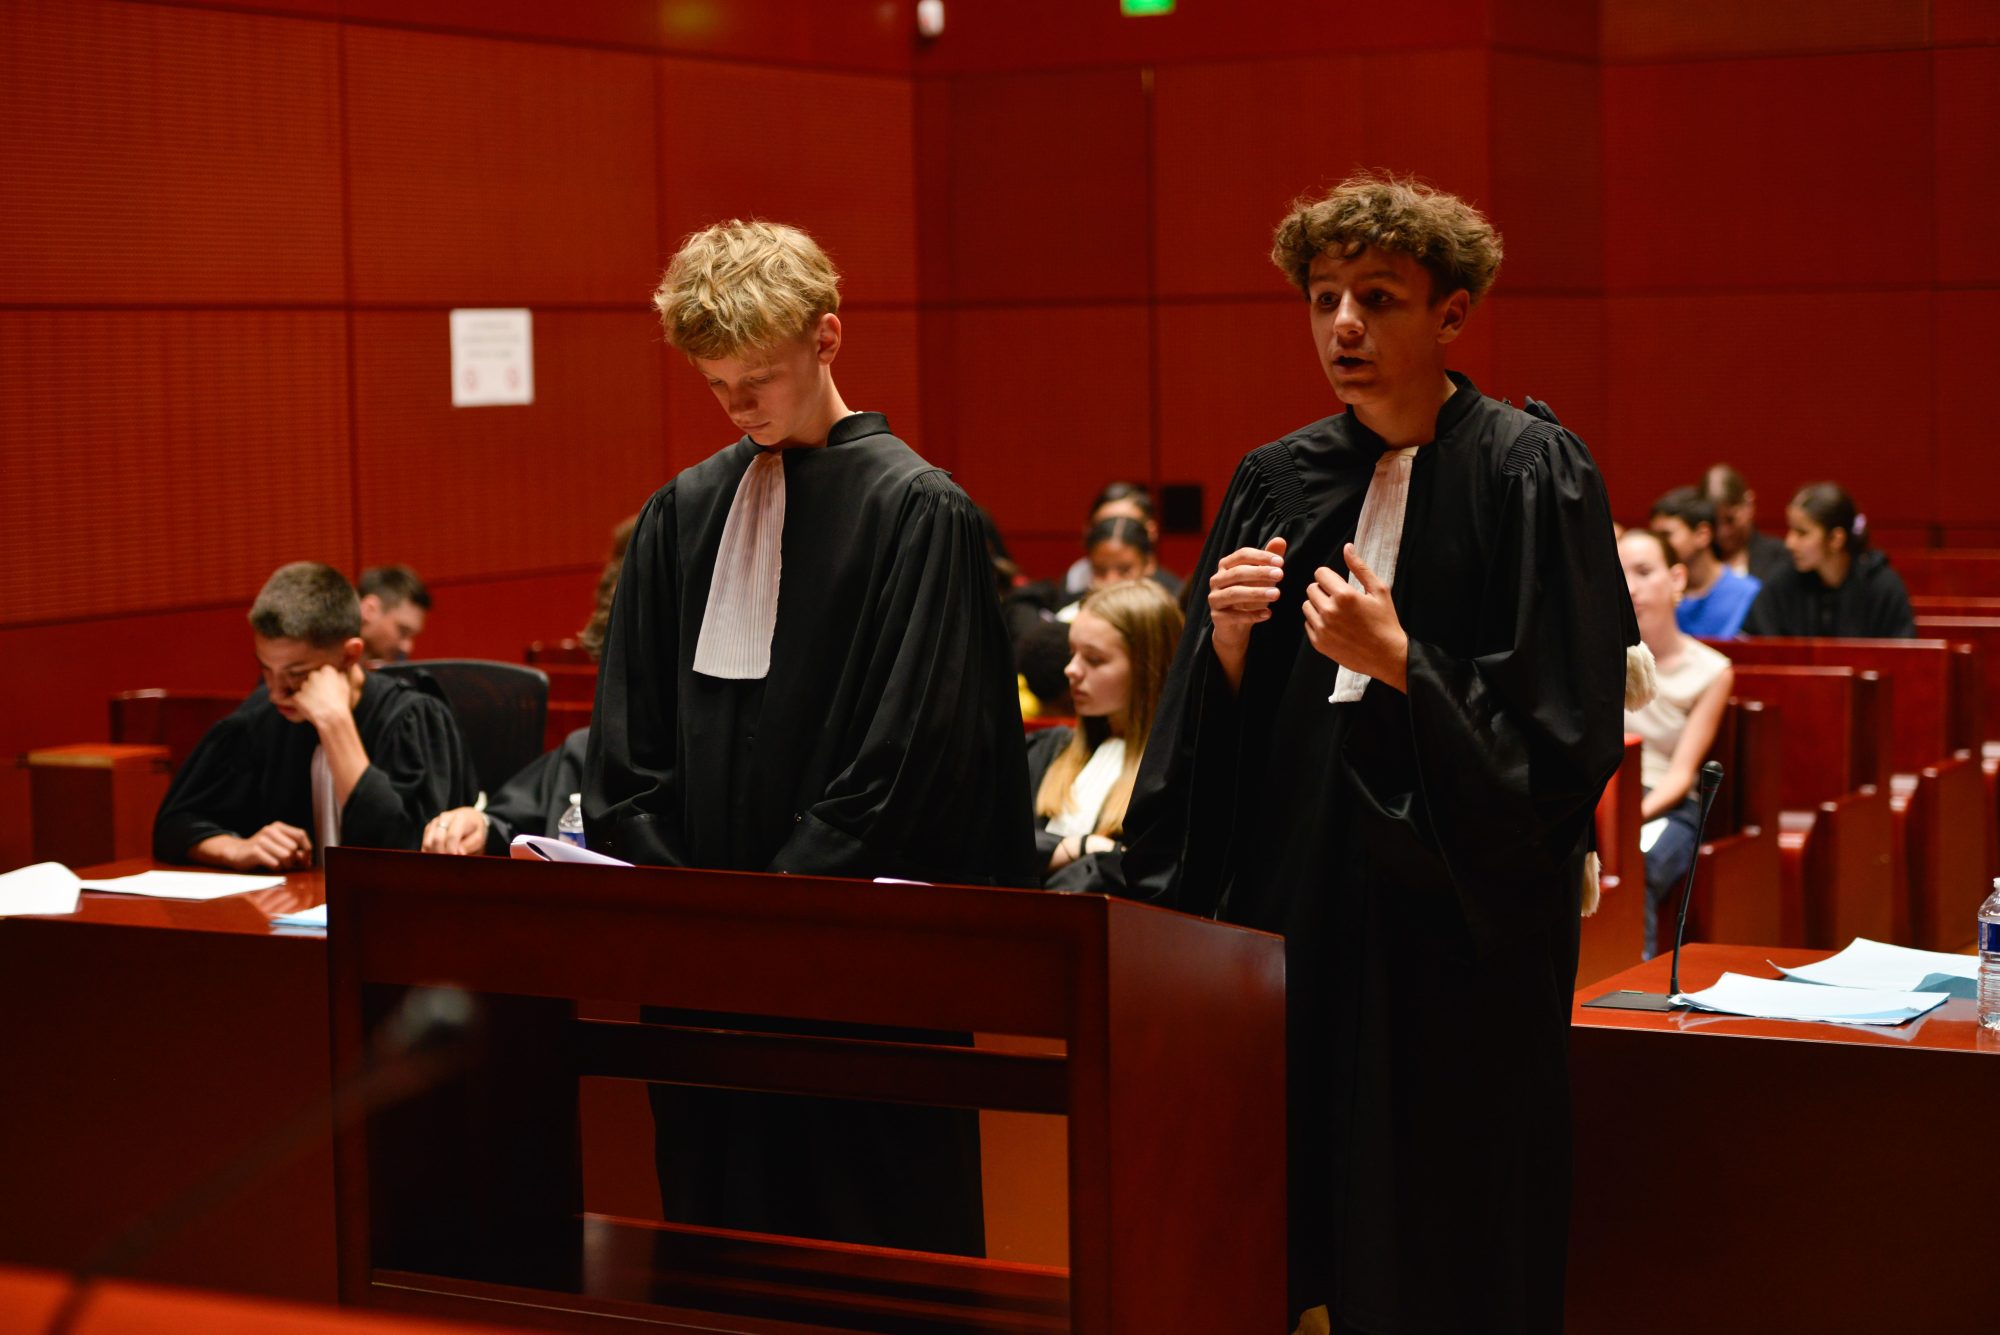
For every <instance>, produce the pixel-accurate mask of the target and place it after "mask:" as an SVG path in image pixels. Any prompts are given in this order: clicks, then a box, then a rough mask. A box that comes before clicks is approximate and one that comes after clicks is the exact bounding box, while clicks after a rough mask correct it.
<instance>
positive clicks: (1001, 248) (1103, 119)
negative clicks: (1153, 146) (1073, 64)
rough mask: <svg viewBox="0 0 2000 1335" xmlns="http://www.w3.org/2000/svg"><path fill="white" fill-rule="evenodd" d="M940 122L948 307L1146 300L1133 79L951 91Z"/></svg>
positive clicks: (1008, 81) (1141, 164)
mask: <svg viewBox="0 0 2000 1335" xmlns="http://www.w3.org/2000/svg"><path fill="white" fill-rule="evenodd" d="M947 114H948V115H949V118H950V145H951V148H950V173H951V174H950V179H949V183H948V185H947V187H946V189H947V191H948V198H949V201H950V203H949V207H950V209H951V250H950V258H949V268H950V280H949V281H950V284H951V293H952V295H953V297H955V298H956V299H957V300H960V301H1020V302H1032V301H1092V300H1103V299H1107V298H1120V297H1143V296H1144V295H1145V294H1146V287H1147V281H1146V246H1145V241H1144V237H1145V228H1146V224H1147V217H1146V209H1147V196H1146V93H1145V89H1144V87H1143V85H1142V82H1141V73H1140V71H1138V70H1136V69H1114V70H1105V71H1090V72H1087V73H1074V74H1070V73H1065V74H1025V75H1011V76H1004V77H983V76H982V77H977V78H967V79H962V80H959V81H957V82H956V83H955V84H953V86H952V90H951V99H950V107H949V111H948V113H947Z"/></svg>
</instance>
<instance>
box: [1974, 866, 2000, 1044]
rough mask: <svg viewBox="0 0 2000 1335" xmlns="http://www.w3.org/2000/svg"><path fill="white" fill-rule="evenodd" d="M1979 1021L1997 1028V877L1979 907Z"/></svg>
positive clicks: (1999, 913) (1999, 965) (1999, 992)
mask: <svg viewBox="0 0 2000 1335" xmlns="http://www.w3.org/2000/svg"><path fill="white" fill-rule="evenodd" d="M1979 1024H1980V1027H1981V1028H1983V1029H2000V879H1995V880H1994V882H1993V893H1992V894H1990V895H1988V896H1987V897H1986V902H1985V903H1984V904H1981V905H1980V906H1979Z"/></svg>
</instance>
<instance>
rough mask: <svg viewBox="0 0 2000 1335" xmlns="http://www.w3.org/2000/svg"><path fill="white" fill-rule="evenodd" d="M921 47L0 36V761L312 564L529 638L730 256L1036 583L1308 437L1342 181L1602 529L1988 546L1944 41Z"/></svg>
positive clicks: (1460, 3)
mask: <svg viewBox="0 0 2000 1335" xmlns="http://www.w3.org/2000/svg"><path fill="white" fill-rule="evenodd" d="M945 7H946V13H947V26H946V31H945V33H944V35H943V36H942V37H941V38H939V39H938V40H936V41H933V42H919V41H917V40H916V39H915V38H914V36H913V28H914V15H913V11H914V3H913V0H704V2H703V3H694V0H688V2H687V3H682V2H681V0H672V2H671V3H662V2H661V0H602V2H601V3H593V4H588V5H553V4H543V3H537V2H536V0H486V2H485V3H478V4H475V3H473V2H472V0H285V2H283V3H280V2H279V0H244V2H243V3H240V4H237V3H204V4H177V3H135V2H132V0H6V3H4V4H0V180H4V181H5V182H6V183H7V187H6V199H7V204H6V207H5V208H0V366H4V367H5V368H6V369H5V372H4V374H5V392H4V393H0V450H4V458H5V461H6V462H5V469H6V476H5V483H6V485H5V486H4V487H0V698H5V699H6V700H7V701H8V704H7V707H6V710H5V713H4V716H0V753H4V752H6V751H12V750H17V749H19V748H22V747H25V746H32V745H39V744H44V743H52V742H62V741H71V740H81V739H87V738H91V737H97V736H101V735H102V732H103V728H104V706H103V700H104V697H105V695H106V694H108V693H109V692H110V691H112V690H115V689H120V688H127V687H134V686H143V685H167V686H174V685H184V686H205V687H214V686H218V685H221V686H227V685H231V684H245V685H247V683H248V680H249V674H248V671H247V666H248V660H247V652H246V646H245V645H244V643H243V641H242V638H241V633H242V622H241V615H242V611H243V608H244V606H245V604H246V603H247V602H248V600H249V598H250V597H251V595H252V594H253V593H254V592H255V589H256V587H257V585H258V583H259V582H260V581H261V579H262V578H263V576H264V575H265V574H266V573H267V572H268V571H269V570H270V569H271V568H272V567H274V566H275V565H277V564H279V563H280V562H282V561H286V560H291V559H297V558H300V557H316V558H320V559H326V560H331V561H334V562H336V563H337V564H340V565H341V566H342V567H344V568H346V569H349V570H355V569H358V568H359V567H361V566H363V565H367V564H372V563H376V562H380V561H387V560H407V561H410V562H411V563H413V564H415V565H416V566H417V567H418V568H419V569H420V570H421V571H422V572H423V573H424V574H425V575H426V576H428V577H430V578H431V579H432V581H433V583H434V585H435V588H436V592H437V598H438V606H437V610H436V613H435V615H434V618H433V627H434V628H433V629H432V630H431V632H430V633H429V634H428V636H427V637H426V639H425V640H424V642H423V644H422V648H423V650H424V651H425V652H427V653H433V654H444V653H454V654H456V653H467V654H483V655H491V656H495V657H512V656H514V655H515V654H517V653H518V652H519V649H520V647H521V645H522V644H523V643H524V642H525V641H527V640H529V639H532V638H538V637H550V636H557V635H561V634H564V633H567V632H570V631H573V630H574V629H575V628H576V626H577V624H578V623H579V622H580V621H581V620H582V618H583V616H584V614H585V612H586V610H587V603H588V598H589V591H590V589H591V587H592V583H593V579H594V575H595V571H596V567H597V563H598V561H599V560H600V558H601V556H602V550H603V545H604V541H605V537H606V535H607V533H608V531H609V529H610V527H611V525H612V524H613V523H614V522H615V521H616V520H617V519H618V518H619V517H620V516H622V515H624V514H628V513H630V512H631V511H632V510H634V509H635V508H636V507H637V506H638V505H639V504H640V503H641V501H642V500H643V499H644V497H645V496H646V495H647V494H648V493H649V492H650V491H651V490H652V489H653V488H654V487H655V486H657V485H658V484H659V482H660V481H662V480H663V479H664V478H666V477H667V476H669V475H670V474H671V472H672V471H673V470H674V469H676V468H678V467H681V466H684V465H685V464H687V463H690V462H692V461H693V460H695V459H697V458H699V457H701V456H702V455H703V454H705V453H706V452H707V451H708V450H710V449H711V448H713V447H714V446H715V445H717V444H719V443H720V442H721V441H722V440H723V439H724V438H725V437H726V435H727V434H728V432H727V428H726V427H725V426H724V424H723V423H722V421H721V419H720V418H719V417H718V416H717V414H716V410H715V408H714V406H713V405H712V403H711V402H710V400H709V398H708V396H707V392H706V390H705V389H704V388H703V387H702V386H701V385H700V384H699V382H698V381H696V380H695V379H694V378H693V376H692V375H691V374H690V373H688V372H687V371H686V369H685V368H684V367H682V366H681V365H679V363H678V361H677V359H675V358H673V357H672V356H670V355H667V354H666V353H665V351H664V349H663V348H662V347H661V345H660V343H659V337H658V333H657V329H656V327H655V326H654V324H653V323H652V320H651V317H650V315H649V313H648V306H647V296H648V293H649V290H650V287H651V285H652V283H653V281H654V279H655V277H656V275H657V272H658V269H659V267H660V266H661V265H662V263H663V262H664V260H665V258H666V256H667V255H668V254H669V253H670V252H671V250H672V248H673V246H674V245H675V243H676V242H677V240H678V239H679V238H680V237H681V236H682V235H683V234H685V233H686V232H687V231H689V230H691V229H692V228H695V227H698V226H700V225H702V224H704V223H706V222H708V221H710V220H712V219H714V218H716V217H720V216H728V215H751V214H761V215H764V216H771V217H780V218H787V219H791V220H795V221H798V222H800V223H802V224H804V225H805V226H807V227H809V228H811V229H812V230H813V231H814V232H815V233H816V234H817V235H819V236H820V237H821V238H822V239H823V240H824V241H825V243H826V244H827V246H828V248H829V250H830V251H831V252H832V253H833V255H834V258H835V259H836V261H837V262H839V264H840V265H841V266H842V268H843V269H844V271H845V272H846V273H847V275H848V286H847V306H846V310H845V314H846V316H847V328H848V342H847V346H846V348H845V350H844V352H843V354H842V362H841V371H842V384H843V388H844V389H845V390H846V391H847V393H848V397H849V399H850V401H852V402H854V403H856V404H857V405H866V406H870V407H878V408H882V409H884V410H886V411H887V412H888V413H889V414H890V417H891V420H892V422H893V423H894V424H895V425H896V426H897V428H898V429H899V430H900V431H901V432H902V434H904V435H905V437H906V438H908V439H910V440H911V441H912V443H913V444H915V445H916V446H917V447H918V448H919V449H920V450H921V451H923V452H924V453H925V454H926V455H927V456H928V457H930V458H932V459H935V460H937V461H938V462H940V463H943V464H945V465H946V466H949V467H952V468H953V469H954V470H955V471H956V474H957V476H958V477H959V479H960V481H961V482H962V483H963V484H964V485H965V486H966V487H967V489H968V490H969V491H971V492H972V494H973V495H974V497H975V498H976V499H978V500H980V501H981V502H983V503H984V504H986V505H987V506H988V507H989V508H991V509H992V510H993V512H994V513H995V515H996V516H997V517H998V519H999V521H1000V523H1001V525H1002V527H1003V528H1004V530H1005V531H1006V532H1007V534H1008V536H1009V538H1010V540H1011V541H1012V543H1013V545H1014V547H1015V549H1016V552H1017V555H1019V556H1021V557H1022V558H1023V561H1024V563H1025V564H1026V565H1027V566H1028V568H1029V569H1030V570H1031V571H1033V572H1035V573H1042V574H1047V573H1053V572H1054V571H1055V570H1057V569H1059V568H1060V567H1061V566H1062V565H1063V564H1065V563H1066V562H1067V561H1068V560H1069V559H1071V557H1072V556H1073V555H1074V550H1075V546H1076V532H1077V528H1078V525H1079V524H1080V521H1081V518H1082V514H1081V512H1082V509H1083V506H1084V505H1085V503H1086V502H1087V499H1088V497H1089V496H1090V494H1091V493H1092V492H1093V491H1094V490H1095V489H1096V488H1097V487H1098V486H1099V485H1100V484H1101V483H1103V482H1104V481H1106V480H1108V479H1110V478H1112V477H1115V476H1133V477H1137V478H1139V479H1141V480H1145V481H1149V482H1152V483H1154V484H1162V483H1174V482H1192V483H1197V484H1199V485H1201V486H1202V487H1203V488H1204V491H1205V498H1206V504H1207V509H1208V511H1209V513H1212V512H1213V507H1214V504H1215V502H1216V500H1217V499H1218V498H1219V495H1220V492H1221V489H1222V488H1223V486H1224V485H1225V484H1226V481H1227V479H1228V476H1229V473H1230V470H1231V469H1232V467H1233V466H1234V463H1235V461H1236V460H1237V459H1238V458H1239V457H1240V456H1241V454H1242V453H1243V452H1244V451H1245V450H1246V449H1248V448H1250V447H1252V446H1254V445H1256V444H1258V443H1260V442H1262V441H1264V440H1267V439H1270V438H1271V437H1273V436H1275V435H1278V434H1280V433H1282V432H1283V431H1285V430H1287V429H1289V428H1291V427H1293V426H1296V425H1298V424H1300V423H1303V422H1305V421H1309V420H1311V419H1313V418H1315V417H1317V416H1320V415H1322V414H1324V413H1326V412H1329V411H1332V410H1333V409H1334V407H1335V406H1336V405H1335V404H1334V402H1333V400H1332V398H1331V396H1330V394H1329V393H1328V391H1327V390H1326V388H1325V387H1324V384H1323V381H1322V379H1321V377H1320V375H1319V372H1318V369H1317V367H1316V364H1315V362H1314V359H1313V353H1312V350H1311V348H1310V346H1309V343H1308V340H1307V337H1306V330H1305V322H1304V317H1303V314H1302V313H1301V311H1300V310H1299V308H1298V300H1297V298H1296V296H1295V295H1294V294H1293V293H1291V292H1290V291H1288V290H1287V288H1286V285H1285V283H1284V281H1283V279H1282V278H1281V276H1280V275H1279V274H1278V273H1277V272H1276V271H1275V270H1274V269H1272V268H1271V266H1270V265H1269V263H1268V261H1267V260H1266V259H1265V252H1266V250H1267V249H1268V244H1269V237H1270V231H1271V228H1272V226H1273V224H1274V223H1275V222H1276V220H1277V218H1278V217H1279V215H1280V214H1281V213H1282V212H1283V210H1284V208H1285V205H1286V203H1287V202H1288V201H1289V200H1290V199H1291V198H1293V197H1294V196H1295V195H1297V194H1299V193H1301V192H1304V191H1308V190H1313V189H1317V188H1320V187H1323V186H1325V185H1326V184H1328V183H1330V182H1332V181H1334V180H1336V179H1338V178H1339V177H1340V176H1341V175H1343V174H1345V173H1346V172H1348V171H1350V170H1351V169H1353V168H1355V167H1360V166H1374V167H1388V168H1393V169H1396V170H1400V171H1407V172H1414V173H1417V174H1419V175H1422V176H1425V177H1427V178H1428V179H1431V180H1433V181H1435V182H1437V183H1439V184H1441V185H1443V186H1446V187H1448V188H1450V189H1453V190H1456V191H1459V192H1462V193H1464V194H1466V195H1467V196H1469V197H1470V198H1472V199H1474V200H1475V201H1477V202H1478V203H1480V204H1481V205H1482V206H1483V207H1485V208H1487V209H1488V210H1489V211H1490V212H1491V213H1492V215H1493V217H1494V219H1495V220H1496V222H1497V223H1498V224H1499V225H1500V227H1501V229H1502V231H1503V232H1504V234H1505V236H1506V240H1507V262H1506V266H1505V268H1504V269H1503V272H1502V274H1501V278H1500V283H1499V286H1498V288H1497V289H1496V291H1495V294H1494V296H1493V297H1492V298H1491V299H1490V300H1489V301H1488V302H1487V303H1486V304H1485V305H1484V306H1483V307H1482V308H1481V310H1480V312H1479V313H1478V314H1477V316H1476V317H1475V321H1474V324H1473V326H1472V328H1471V330H1470V332H1469V333H1468V335H1467V337H1466V338H1465V340H1464V341H1463V342H1462V343H1461V345H1460V348H1459V356H1458V360H1459V363H1460V365H1461V366H1462V367H1463V368H1464V369H1465V370H1467V371H1468V372H1469V373H1471V374H1472V375H1473V376H1474V378H1475V379H1476V380H1478V381H1479V383H1480V384H1481V385H1482V387H1484V388H1486V389H1487V390H1489V391H1490V392H1493V393H1496V394H1502V395H1507V396H1510V397H1514V398H1516V399H1518V398H1520V397H1521V396H1522V395H1525V394H1533V395H1535V396H1536V397H1538V398H1542V399H1545V400H1547V401H1549V402H1550V403H1552V404H1553V405H1554V406H1555V407H1556V409H1557V410H1558V412H1559V413H1560V414H1561V415H1562V416H1563V418H1564V420H1565V421H1567V422H1570V423H1571V424H1573V425H1574V426H1575V427H1576V428H1577V429H1578V430H1579V431H1580V432H1581V433H1582V434H1583V436H1584V437H1585V439H1587V440H1588V441H1589V442H1590V444H1591V446H1592V448H1593V450H1594V451H1595V452H1596V453H1597V455H1598V457H1599V459H1600V461H1601V463H1602V464H1603V466H1604V470H1605V474H1606V477H1607V479H1608V480H1609V482H1610V484H1611V489H1612V497H1613V502H1614V505H1615V507H1616V508H1617V510H1618V511H1619V513H1620V514H1621V516H1623V517H1625V518H1628V519H1631V518H1639V517H1642V516H1643V514H1644V512H1645V509H1646V507H1647V505H1648V503H1649V502H1650V500H1651V498H1652V497H1653V496H1654V495H1656V494H1657V493H1658V492H1660V491H1662V490H1664V489H1665V488H1666V487H1668V486H1671V485H1674V484H1676V483H1679V482H1682V481H1687V480H1692V479H1693V478H1694V477H1695V476H1696V474H1697V473H1698V470H1699V469H1700V468H1701V467H1702V465H1704V464H1705V463H1707V462H1709V461H1711V460H1713V459H1717V458H1728V459H1730V460H1732V461H1734V462H1735V463H1737V464H1738V465H1739V466H1740V467H1741V468H1742V469H1743V470H1744V471H1745V473H1746V474H1748V475H1749V477H1750V479H1751V481H1752V483H1753V484H1754V485H1756V486H1757V487H1758V489H1759V492H1760V494H1761V496H1762V498H1763V500H1764V503H1765V504H1764V510H1763V518H1764V520H1765V522H1766V524H1767V525H1772V524H1775V523H1776V521H1777V518H1778V513H1779V510H1780V508H1781V506H1780V503H1781V502H1782V499H1783V498H1784V496H1785V495H1786V494H1787V493H1788V492H1789V490H1790V489H1791V488H1792V487H1794V486H1795V485H1797V484H1798V483H1800V482H1803V481H1806V480H1808V479H1809V478H1810V477H1813V476H1821V475H1832V476H1836V477H1838V478H1840V479H1841V480H1843V481H1845V482H1847V483H1848V484H1849V485H1850V487H1851V488H1852V489H1853V490H1854V491H1855V492H1856V494H1857V496H1858V497H1859V498H1860V499H1861V501H1862V503H1863V506H1864V508H1865V509H1866V510H1867V511H1868V512H1869V513H1870V515H1871V517H1872V518H1873V519H1874V520H1875V522H1876V524H1877V526H1878V531H1879V532H1880V533H1882V534H1883V535H1884V536H1885V537H1887V538H1889V539H1890V540H1892V541H1900V542H1944V543H1984V544H2000V508H1996V506H1995V504H1994V502H1993V500H1992V497H1993V496H1994V495H1995V493H1996V487H1995V483H1996V482H2000V464H1996V463H1995V462H1994V460H1995V459H1996V458H2000V451H1996V450H1995V449H1994V439H1993V431H1992V427H1991V425H1990V421H1989V419H1990V413H1989V412H1988V411H1987V409H1986V402H1985V400H1986V397H1987V395H1986V391H1985V381H1986V378H1987V374H1988V368H1989V367H1990V366H1991V365H1993V364H1994V363H1995V361H1996V359H2000V332H1996V326H1995V324H1994V322H1993V320H1992V319H1991V317H1990V315H1989V312H1990V310H1991V309H1992V308H1993V306H1994V305H1995V301H1994V297H1995V295H1996V292H1995V289H1996V288H2000V250H1996V248H1995V247H1994V246H1993V245H1992V244H1991V243H1990V241H1989V239H1988V236H1987V233H1988V232H1989V231H1990V228H1989V227H1988V226H1987V217H1988V212H1989V209H1990V208H1991V206H1993V205H1995V204H2000V196H1996V191H2000V185H1996V184H1995V183H1996V182H2000V129H1996V127H2000V92H1996V90H2000V19H1996V17H1995V13H1994V7H1993V5H1991V4H1990V3H1986V2H1985V0H1763V2H1761V3H1758V4H1754V5H1745V4H1739V3H1730V2H1728V0H1406V2H1405V3H1402V4H1398V5H1395V6H1374V7H1368V6H1362V7H1358V8H1357V7H1353V6H1349V7H1345V8H1342V9H1341V10H1340V11H1339V13H1338V15H1337V16H1336V15H1332V14H1331V11H1329V10H1328V9H1327V8H1326V7H1325V6H1320V5H1308V4H1299V3H1293V2H1292V0H1231V2H1230V3H1227V4H1225V3H1222V2H1221V0H1180V3H1179V4H1178V6H1177V7H1176V10H1175V12H1174V13H1172V14H1170V15H1167V16H1164V17H1157V18H1126V17H1123V16H1122V15H1121V14H1120V13H1119V6H1118V4H1117V0H1012V3H1009V4H1005V5H998V4H991V3H985V2H984V0H979V2H977V3H975V0H947V3H946V6H945ZM461 305H524V306H527V307H529V308H531V309H532V310H533V311H534V314H535V328H536V335H537V338H536V370H537V401H536V402H535V404H534V405H532V406H531V407H526V408H503V409H456V410H454V409H453V408H451V406H450V403H449V399H448V396H447V394H446V389H445V384H444V380H445V367H446V365H447V362H446V357H447V339H446V321H445V312H446V311H447V310H449V309H450V308H452V307H454V306H461ZM1195 545H1196V539H1194V538H1192V537H1189V538H1181V539H1176V540H1173V541H1172V542H1170V543H1169V545H1168V549H1167V555H1168V558H1169V560H1170V562H1172V563H1175V564H1179V565H1181V566H1185V565H1187V564H1188V563H1189V562H1191V560H1192V558H1193V554H1194V547H1195Z"/></svg>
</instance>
